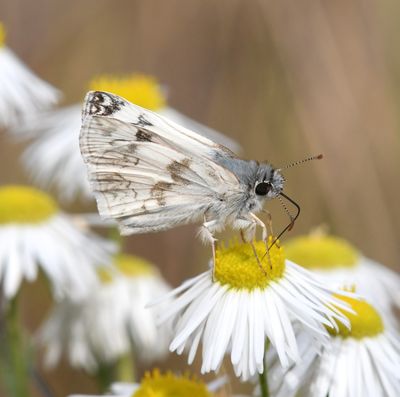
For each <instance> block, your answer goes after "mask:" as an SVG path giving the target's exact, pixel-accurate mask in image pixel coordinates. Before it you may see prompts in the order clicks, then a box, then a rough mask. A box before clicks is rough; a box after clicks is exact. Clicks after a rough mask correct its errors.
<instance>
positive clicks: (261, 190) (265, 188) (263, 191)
mask: <svg viewBox="0 0 400 397" xmlns="http://www.w3.org/2000/svg"><path fill="white" fill-rule="evenodd" d="M270 190H271V184H270V183H269V182H261V183H259V184H258V185H257V186H256V190H255V191H256V194H257V195H258V196H265V195H267V194H268V192H269V191H270Z"/></svg>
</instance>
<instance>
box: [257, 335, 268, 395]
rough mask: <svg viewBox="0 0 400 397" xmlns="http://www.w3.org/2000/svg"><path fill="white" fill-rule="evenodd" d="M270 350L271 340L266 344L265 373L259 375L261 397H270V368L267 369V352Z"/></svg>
mask: <svg viewBox="0 0 400 397" xmlns="http://www.w3.org/2000/svg"><path fill="white" fill-rule="evenodd" d="M268 348H269V339H267V340H266V342H265V353H264V371H263V372H262V373H261V374H258V381H259V382H260V390H261V397H269V387H268V368H267V360H266V357H267V352H268Z"/></svg>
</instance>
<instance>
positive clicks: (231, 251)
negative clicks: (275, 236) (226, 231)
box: [214, 237, 285, 291]
mask: <svg viewBox="0 0 400 397" xmlns="http://www.w3.org/2000/svg"><path fill="white" fill-rule="evenodd" d="M272 241H273V240H272V237H270V239H269V241H268V245H271V243H272ZM254 248H255V251H256V253H257V257H258V260H259V261H260V263H259V262H258V261H257V258H256V256H255V254H254V252H253V249H252V247H251V245H250V244H249V243H241V244H239V243H235V244H233V245H232V246H231V247H228V248H225V247H223V246H222V247H218V248H217V250H216V256H215V271H214V274H215V280H216V281H218V282H219V283H220V284H221V285H228V286H229V287H230V288H233V289H246V290H249V291H251V290H254V289H256V288H260V289H265V288H266V287H267V286H268V284H269V282H270V281H273V280H277V279H279V278H281V277H282V275H283V273H284V271H285V255H284V252H283V248H282V247H280V246H279V242H277V243H276V244H274V245H273V246H272V247H271V248H270V250H269V252H268V253H267V248H266V245H265V243H264V242H263V241H256V242H254ZM266 253H267V254H266Z"/></svg>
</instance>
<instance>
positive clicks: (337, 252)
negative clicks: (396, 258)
mask: <svg viewBox="0 0 400 397" xmlns="http://www.w3.org/2000/svg"><path fill="white" fill-rule="evenodd" d="M285 252H286V255H287V257H288V258H289V259H291V260H293V261H294V262H296V263H297V264H299V265H301V266H303V267H305V268H307V269H308V270H311V271H313V272H315V273H318V275H320V276H322V277H324V280H325V282H327V283H330V284H331V285H333V286H339V287H340V286H343V285H345V286H348V287H350V286H352V285H353V284H355V285H357V292H358V293H360V294H361V295H362V296H364V297H365V298H366V299H368V300H369V301H370V302H373V303H374V305H375V306H376V307H378V308H379V309H380V310H384V311H388V312H389V311H390V309H391V308H392V307H393V306H397V308H400V289H399V286H400V276H399V275H398V274H397V273H395V272H394V271H393V270H390V269H389V268H387V267H385V266H383V265H381V264H379V263H377V262H375V261H373V260H371V259H368V258H366V257H365V256H363V255H362V254H361V253H360V252H359V251H358V250H357V249H356V248H354V247H353V246H352V245H351V244H350V243H349V242H347V241H345V240H343V239H341V238H338V237H334V236H326V235H321V234H315V235H312V234H311V235H309V236H302V237H297V238H294V239H292V240H291V241H289V242H287V243H286V244H285Z"/></svg>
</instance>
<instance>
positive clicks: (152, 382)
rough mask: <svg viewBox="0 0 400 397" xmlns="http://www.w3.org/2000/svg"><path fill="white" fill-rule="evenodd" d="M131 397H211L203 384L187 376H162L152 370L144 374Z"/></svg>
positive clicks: (168, 374)
mask: <svg viewBox="0 0 400 397" xmlns="http://www.w3.org/2000/svg"><path fill="white" fill-rule="evenodd" d="M132 397H211V393H210V392H209V391H208V390H207V387H206V385H205V384H204V383H202V382H200V381H197V380H196V379H193V378H190V377H189V376H188V375H184V376H179V377H178V376H176V375H174V374H172V373H171V372H168V373H166V374H165V375H162V374H161V373H160V371H158V370H154V371H153V373H149V372H147V373H146V374H145V376H144V378H143V379H142V382H141V383H140V387H139V388H138V389H137V390H136V391H135V392H134V393H133V396H132Z"/></svg>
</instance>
